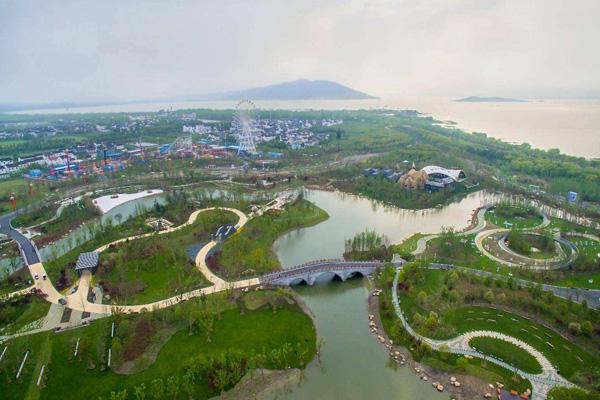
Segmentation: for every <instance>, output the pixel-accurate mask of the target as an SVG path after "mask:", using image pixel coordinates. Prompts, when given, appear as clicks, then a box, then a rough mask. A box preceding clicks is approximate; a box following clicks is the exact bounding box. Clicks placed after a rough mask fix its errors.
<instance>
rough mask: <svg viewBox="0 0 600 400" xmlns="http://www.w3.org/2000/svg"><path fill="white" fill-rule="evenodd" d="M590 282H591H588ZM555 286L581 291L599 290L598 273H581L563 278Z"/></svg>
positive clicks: (599, 274)
mask: <svg viewBox="0 0 600 400" xmlns="http://www.w3.org/2000/svg"><path fill="white" fill-rule="evenodd" d="M590 281H591V282H590ZM554 284H555V285H559V286H564V287H576V288H583V289H596V290H597V289H600V272H591V273H581V274H576V275H571V276H568V277H566V278H563V279H561V280H559V281H557V282H554Z"/></svg>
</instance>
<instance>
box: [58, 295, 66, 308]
mask: <svg viewBox="0 0 600 400" xmlns="http://www.w3.org/2000/svg"><path fill="white" fill-rule="evenodd" d="M58 302H59V303H60V305H63V306H64V305H66V304H67V299H65V298H64V297H61V298H60V299H58Z"/></svg>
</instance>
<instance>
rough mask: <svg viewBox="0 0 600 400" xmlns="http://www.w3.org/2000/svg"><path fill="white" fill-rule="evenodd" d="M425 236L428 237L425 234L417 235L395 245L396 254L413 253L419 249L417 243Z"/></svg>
mask: <svg viewBox="0 0 600 400" xmlns="http://www.w3.org/2000/svg"><path fill="white" fill-rule="evenodd" d="M423 236H427V235H426V234H424V233H415V234H414V235H412V236H411V237H409V238H407V239H405V240H404V241H403V242H402V243H399V244H396V245H393V248H394V252H398V253H399V254H407V253H410V252H413V251H415V250H416V249H417V242H418V241H419V239H421V238H422V237H423Z"/></svg>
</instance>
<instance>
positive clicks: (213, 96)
mask: <svg viewBox="0 0 600 400" xmlns="http://www.w3.org/2000/svg"><path fill="white" fill-rule="evenodd" d="M241 99H249V100H362V99H377V97H375V96H371V95H369V94H366V93H363V92H359V91H358V90H354V89H352V88H349V87H348V86H344V85H342V84H339V83H337V82H333V81H310V80H307V79H299V80H297V81H291V82H283V83H278V84H275V85H269V86H262V87H255V88H251V89H245V90H236V91H232V92H219V93H207V94H201V95H192V96H175V97H167V98H160V99H146V100H129V101H93V102H91V101H87V102H86V101H82V102H76V101H71V102H66V101H65V102H55V103H38V104H33V103H30V104H27V103H14V104H0V112H11V111H20V110H39V109H51V108H77V107H91V106H102V105H119V104H135V103H161V102H168V101H202V100H241Z"/></svg>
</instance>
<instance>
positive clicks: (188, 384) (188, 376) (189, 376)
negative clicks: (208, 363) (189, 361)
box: [181, 368, 196, 398]
mask: <svg viewBox="0 0 600 400" xmlns="http://www.w3.org/2000/svg"><path fill="white" fill-rule="evenodd" d="M195 382H196V376H195V375H194V371H193V370H192V369H191V368H190V369H188V370H187V371H186V372H185V374H183V377H182V378H181V386H182V387H183V391H184V392H185V393H186V394H187V395H188V398H192V396H193V395H194V388H195V386H194V384H195Z"/></svg>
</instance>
